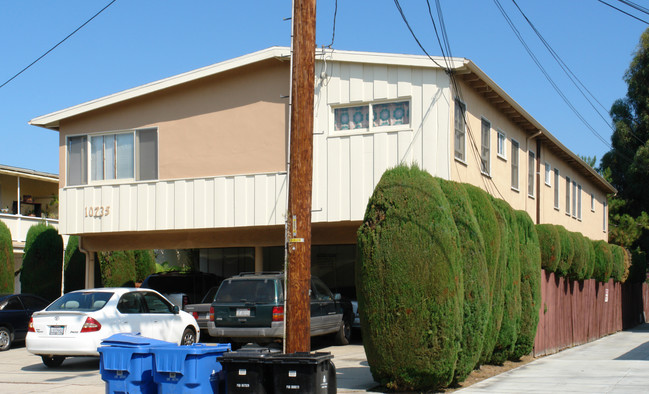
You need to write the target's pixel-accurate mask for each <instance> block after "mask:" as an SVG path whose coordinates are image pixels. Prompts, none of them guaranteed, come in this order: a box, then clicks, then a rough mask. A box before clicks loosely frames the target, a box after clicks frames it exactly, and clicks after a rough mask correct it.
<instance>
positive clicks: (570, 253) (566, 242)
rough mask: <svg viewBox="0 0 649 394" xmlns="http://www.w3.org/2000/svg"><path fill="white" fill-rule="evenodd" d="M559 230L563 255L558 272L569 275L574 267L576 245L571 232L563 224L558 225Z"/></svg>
mask: <svg viewBox="0 0 649 394" xmlns="http://www.w3.org/2000/svg"><path fill="white" fill-rule="evenodd" d="M556 228H557V231H558V232H559V241H560V242H561V257H560V258H559V265H558V266H557V270H556V272H557V273H558V274H559V275H560V276H568V273H569V272H570V271H571V268H572V259H573V258H574V256H575V247H574V245H573V243H572V237H571V236H570V232H568V230H566V229H565V228H564V227H563V226H556Z"/></svg>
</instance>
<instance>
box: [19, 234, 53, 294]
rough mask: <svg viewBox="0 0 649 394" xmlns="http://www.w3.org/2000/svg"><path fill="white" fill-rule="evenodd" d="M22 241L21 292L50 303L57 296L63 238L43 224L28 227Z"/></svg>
mask: <svg viewBox="0 0 649 394" xmlns="http://www.w3.org/2000/svg"><path fill="white" fill-rule="evenodd" d="M26 238H27V239H26V240H25V254H24V256H23V267H22V271H21V274H20V287H21V291H22V292H23V293H32V294H36V295H39V296H41V297H43V298H45V299H48V300H54V299H56V298H58V297H59V296H60V295H61V264H62V263H63V239H62V238H61V236H60V235H59V233H58V231H57V230H56V229H55V228H54V227H52V226H48V225H46V224H37V225H34V226H31V227H30V228H29V230H27V237H26Z"/></svg>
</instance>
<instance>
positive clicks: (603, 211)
mask: <svg viewBox="0 0 649 394" xmlns="http://www.w3.org/2000/svg"><path fill="white" fill-rule="evenodd" d="M607 208H608V205H607V202H606V200H604V206H603V207H602V231H604V232H606V215H607V214H608V213H607V212H606V211H607Z"/></svg>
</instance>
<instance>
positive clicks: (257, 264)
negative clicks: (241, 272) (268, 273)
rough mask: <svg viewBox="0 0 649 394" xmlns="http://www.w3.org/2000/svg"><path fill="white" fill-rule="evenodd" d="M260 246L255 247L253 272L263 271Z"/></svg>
mask: <svg viewBox="0 0 649 394" xmlns="http://www.w3.org/2000/svg"><path fill="white" fill-rule="evenodd" d="M263 250H264V249H263V248H262V247H261V246H255V272H262V271H263V270H264V254H263V253H264V252H263Z"/></svg>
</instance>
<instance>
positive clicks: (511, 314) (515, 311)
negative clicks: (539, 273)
mask: <svg viewBox="0 0 649 394" xmlns="http://www.w3.org/2000/svg"><path fill="white" fill-rule="evenodd" d="M492 202H493V204H494V208H495V210H496V217H497V218H499V222H501V225H502V227H501V228H502V229H503V230H502V232H501V234H502V235H503V238H502V240H503V244H504V245H505V248H503V249H501V250H502V251H504V253H501V254H502V255H503V256H504V259H505V287H504V291H505V297H504V313H503V319H502V323H501V325H500V332H499V334H498V340H497V341H496V347H495V348H494V351H493V354H492V355H491V362H492V363H493V364H497V365H500V364H502V363H504V362H505V361H507V359H509V358H510V357H512V355H513V352H514V346H515V345H516V340H517V338H518V332H519V330H520V324H521V286H520V285H521V283H520V280H521V262H520V258H521V256H520V239H519V232H518V222H517V220H516V216H515V214H514V210H513V209H512V207H511V206H510V205H509V204H508V203H507V202H505V201H504V200H500V199H496V198H492Z"/></svg>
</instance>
